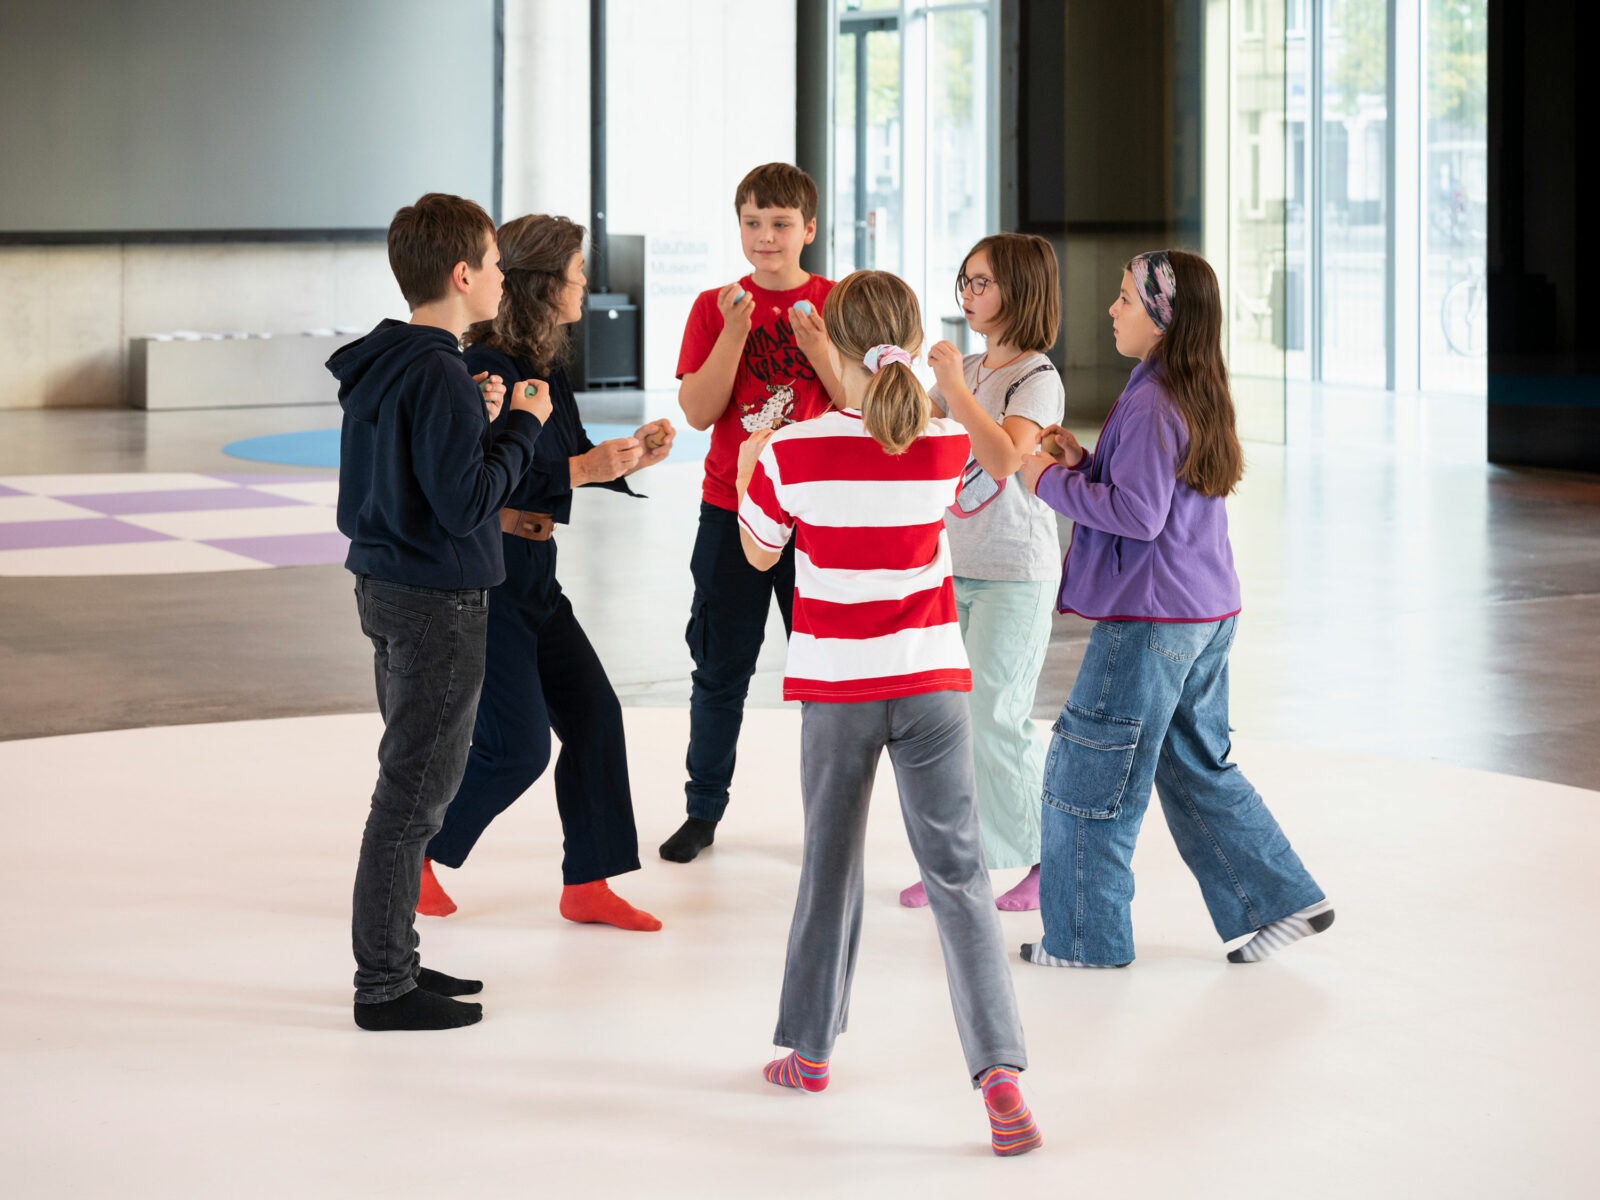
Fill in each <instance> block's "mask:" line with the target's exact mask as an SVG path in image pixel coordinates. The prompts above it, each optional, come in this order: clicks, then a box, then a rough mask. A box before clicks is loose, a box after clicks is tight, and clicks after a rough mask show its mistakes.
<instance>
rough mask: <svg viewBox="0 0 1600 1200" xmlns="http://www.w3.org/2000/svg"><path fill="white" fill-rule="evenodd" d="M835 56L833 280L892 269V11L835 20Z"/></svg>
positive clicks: (896, 239)
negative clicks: (838, 24)
mask: <svg viewBox="0 0 1600 1200" xmlns="http://www.w3.org/2000/svg"><path fill="white" fill-rule="evenodd" d="M879 7H880V8H881V7H882V5H879ZM836 55H837V57H836V62H837V68H836V71H835V74H834V79H835V90H834V97H835V99H834V130H835V132H834V171H833V178H834V180H835V181H836V184H835V188H834V197H833V207H832V211H833V213H834V221H833V228H832V230H831V235H832V241H831V246H830V250H831V261H832V263H833V264H834V265H833V267H832V270H833V278H835V279H838V278H842V277H843V276H845V275H848V274H849V273H850V272H851V271H856V270H864V269H868V268H873V269H879V270H884V271H894V272H897V273H898V272H899V271H900V269H901V255H900V243H901V224H902V221H901V217H902V210H901V197H902V195H903V191H904V189H903V180H902V171H901V153H900V148H901V143H902V140H903V132H904V120H903V118H902V116H901V111H900V109H901V103H900V101H901V88H900V28H899V21H898V15H897V14H895V15H887V16H882V15H880V16H879V17H878V18H877V19H873V20H855V21H851V22H849V23H848V24H842V25H841V28H840V31H839V35H838V44H837V51H836Z"/></svg>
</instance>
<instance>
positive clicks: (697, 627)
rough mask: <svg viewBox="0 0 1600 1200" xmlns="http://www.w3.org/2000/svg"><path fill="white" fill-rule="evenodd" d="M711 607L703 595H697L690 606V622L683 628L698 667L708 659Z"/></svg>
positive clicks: (691, 654)
mask: <svg viewBox="0 0 1600 1200" xmlns="http://www.w3.org/2000/svg"><path fill="white" fill-rule="evenodd" d="M709 607H710V605H709V604H707V603H706V601H705V600H704V599H703V598H702V597H700V596H699V595H696V596H695V598H694V600H693V602H692V603H691V604H690V606H689V624H688V625H686V626H684V629H683V640H684V641H686V642H688V643H689V657H690V658H692V659H693V660H694V665H695V666H697V667H698V666H702V665H704V663H705V661H706V609H708V608H709Z"/></svg>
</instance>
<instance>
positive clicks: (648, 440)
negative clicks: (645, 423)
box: [644, 425, 667, 450]
mask: <svg viewBox="0 0 1600 1200" xmlns="http://www.w3.org/2000/svg"><path fill="white" fill-rule="evenodd" d="M666 444H667V435H666V434H665V433H664V432H662V429H661V426H659V425H657V426H655V427H654V428H652V429H651V430H650V432H649V433H647V434H645V435H644V448H645V449H646V450H659V449H661V447H662V446H665V445H666Z"/></svg>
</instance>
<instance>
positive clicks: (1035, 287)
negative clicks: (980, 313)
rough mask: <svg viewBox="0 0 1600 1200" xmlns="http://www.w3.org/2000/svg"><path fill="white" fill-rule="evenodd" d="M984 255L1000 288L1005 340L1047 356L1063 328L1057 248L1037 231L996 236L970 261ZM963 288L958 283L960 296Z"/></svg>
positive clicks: (974, 250) (963, 270) (1001, 336)
mask: <svg viewBox="0 0 1600 1200" xmlns="http://www.w3.org/2000/svg"><path fill="white" fill-rule="evenodd" d="M980 250H981V251H982V252H983V253H984V254H985V255H986V256H987V257H988V259H989V272H990V274H991V275H992V276H993V277H994V282H995V284H996V285H998V287H999V288H1000V326H1001V327H1000V333H999V340H1000V341H1002V342H1005V343H1006V344H1008V345H1011V346H1015V347H1017V349H1019V350H1037V351H1038V352H1039V353H1041V354H1043V353H1045V352H1046V351H1047V350H1049V349H1050V347H1052V346H1054V345H1055V344H1056V334H1057V333H1058V332H1059V331H1060V328H1061V287H1060V285H1059V284H1058V283H1057V282H1056V248H1055V247H1054V246H1052V245H1051V244H1050V243H1049V242H1048V241H1046V240H1045V239H1044V238H1042V237H1039V236H1038V235H1037V234H1032V233H992V234H990V235H989V236H988V237H986V238H983V239H981V240H980V241H979V242H978V244H977V245H975V246H974V247H973V248H972V249H971V250H968V251H967V257H966V258H963V259H962V260H961V270H960V271H959V272H958V276H960V275H965V274H966V273H967V261H968V259H970V258H971V257H972V256H973V255H974V254H977V253H978V252H979V251H980ZM960 291H961V285H960V284H959V283H958V284H957V285H956V293H957V295H959V294H960Z"/></svg>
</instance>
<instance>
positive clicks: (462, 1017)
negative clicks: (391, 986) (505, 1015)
mask: <svg viewBox="0 0 1600 1200" xmlns="http://www.w3.org/2000/svg"><path fill="white" fill-rule="evenodd" d="M481 1020H483V1005H481V1004H467V1003H464V1002H463V1001H460V1000H452V999H450V998H449V997H448V996H438V995H435V994H434V993H433V992H430V991H428V990H427V989H426V988H420V987H416V988H412V989H411V990H410V991H409V992H407V993H406V994H405V995H404V996H397V997H396V998H395V999H393V1000H385V1001H383V1002H382V1003H381V1004H358V1005H356V1024H357V1025H359V1026H361V1028H363V1029H455V1028H457V1027H459V1026H462V1025H476V1024H477V1023H478V1022H479V1021H481Z"/></svg>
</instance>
